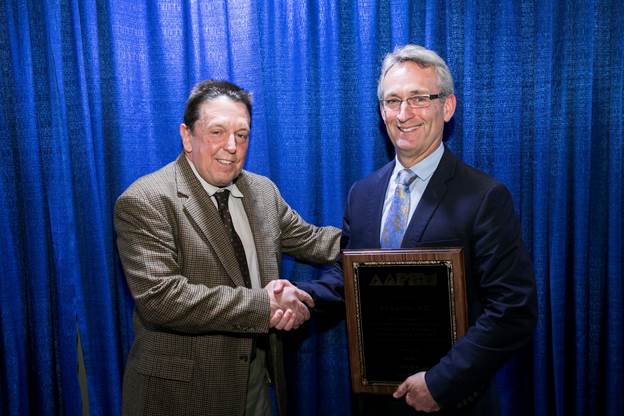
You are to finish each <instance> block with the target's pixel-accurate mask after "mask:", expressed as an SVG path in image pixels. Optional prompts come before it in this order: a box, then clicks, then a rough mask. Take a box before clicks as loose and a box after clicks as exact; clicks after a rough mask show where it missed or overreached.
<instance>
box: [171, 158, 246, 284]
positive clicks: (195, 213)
mask: <svg viewBox="0 0 624 416" xmlns="http://www.w3.org/2000/svg"><path fill="white" fill-rule="evenodd" d="M176 184H177V188H178V196H179V197H180V198H181V199H182V200H183V202H182V203H183V206H184V211H185V212H186V214H187V217H188V219H189V221H190V222H191V224H193V225H194V226H195V227H196V229H197V230H198V231H199V232H200V233H201V234H202V235H203V236H204V237H205V239H204V240H205V241H206V243H207V244H208V245H209V246H210V247H212V249H213V250H214V252H215V253H216V254H217V258H218V259H219V261H220V262H221V264H222V265H223V268H224V269H225V271H226V273H227V274H228V275H229V276H230V278H231V279H232V282H234V284H235V285H237V286H245V282H244V280H243V276H242V274H241V272H240V269H239V265H238V262H237V260H236V256H235V255H234V249H233V248H232V244H231V243H230V237H229V236H228V234H227V231H226V229H225V227H224V226H223V223H222V222H221V217H219V212H218V211H217V208H216V207H215V206H214V204H213V202H212V201H211V199H210V196H208V193H207V192H206V191H205V189H204V188H202V186H201V184H200V183H199V180H198V179H197V178H196V177H195V174H194V173H193V170H192V169H191V166H190V165H189V164H188V161H187V160H186V156H184V154H181V155H180V156H179V157H178V160H177V161H176Z"/></svg>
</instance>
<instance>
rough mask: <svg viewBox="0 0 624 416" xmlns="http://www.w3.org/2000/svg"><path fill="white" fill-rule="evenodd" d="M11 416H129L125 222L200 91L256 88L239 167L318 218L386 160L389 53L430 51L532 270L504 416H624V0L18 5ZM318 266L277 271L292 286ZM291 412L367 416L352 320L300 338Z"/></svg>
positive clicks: (3, 397)
mask: <svg viewBox="0 0 624 416" xmlns="http://www.w3.org/2000/svg"><path fill="white" fill-rule="evenodd" d="M0 27H2V28H3V30H0V140H1V144H2V146H0V149H1V150H0V227H1V229H2V230H4V233H3V236H2V238H0V253H2V256H0V270H1V272H2V275H1V276H0V300H1V303H0V332H1V334H2V336H1V337H0V357H1V358H0V360H1V365H0V414H7V415H22V414H41V415H47V414H79V413H80V412H81V403H80V389H79V382H78V378H77V371H76V367H77V358H76V354H77V353H76V345H75V344H76V337H77V328H79V330H80V335H81V341H82V346H83V349H84V359H85V366H86V373H87V386H88V393H89V394H88V395H89V401H90V403H89V409H90V412H91V414H94V415H98V414H102V415H106V414H116V413H118V412H119V409H120V406H121V397H120V396H121V379H122V374H123V368H124V365H125V358H126V355H127V353H128V349H129V347H130V345H131V341H132V328H131V311H132V307H133V304H132V299H131V297H130V295H129V293H128V289H127V287H126V284H125V281H124V277H123V272H122V270H121V266H120V263H119V259H118V256H117V253H116V248H115V235H114V231H113V225H112V210H113V206H114V202H115V199H116V198H117V196H118V195H119V194H120V193H121V192H122V191H123V190H124V189H125V188H126V187H127V186H128V185H129V184H130V183H131V182H132V181H134V180H135V179H137V178H138V177H139V176H141V175H144V174H147V173H149V172H151V171H153V170H155V169H157V168H159V167H161V166H163V165H164V164H166V163H168V162H169V161H171V160H173V159H174V158H175V157H176V156H177V154H178V153H179V152H180V151H181V146H180V138H179V136H178V125H179V123H180V122H181V119H182V112H183V106H184V102H185V99H186V97H187V95H188V93H189V90H190V88H191V87H192V85H193V84H195V83H196V82H198V81H200V80H203V79H208V78H224V79H229V80H231V81H233V82H235V83H238V84H240V85H241V86H243V87H245V88H246V89H248V90H250V91H251V92H252V94H253V100H254V101H253V121H252V138H251V143H250V150H249V156H248V161H247V165H246V168H247V169H249V170H251V171H254V172H258V173H260V174H264V175H267V176H269V177H270V178H272V179H273V180H274V181H275V182H276V183H277V184H278V186H279V188H280V190H281V192H282V193H283V195H284V197H285V199H286V200H287V201H288V202H289V203H290V204H291V205H292V206H293V208H295V209H296V210H297V211H298V212H300V213H301V214H302V216H303V217H304V218H306V219H307V220H309V221H311V222H314V223H318V224H333V225H338V226H339V225H340V224H341V218H342V210H343V208H344V202H345V198H346V195H347V193H348V191H349V188H350V186H351V184H352V183H353V182H354V181H355V180H357V179H359V178H361V177H363V176H365V175H367V174H369V173H370V172H372V171H373V170H375V169H376V168H377V167H380V166H381V165H383V164H384V163H385V162H386V161H388V160H390V159H391V158H392V157H393V154H392V148H391V146H390V145H389V142H388V140H387V138H386V135H385V129H384V126H383V123H382V121H381V118H380V116H379V110H378V103H377V97H376V85H377V78H378V76H379V74H378V72H379V68H380V65H381V60H382V58H383V56H384V54H385V53H387V52H388V51H390V50H392V48H393V47H394V46H396V45H400V44H404V43H408V42H412V43H418V44H423V45H425V46H427V47H430V48H432V49H434V50H436V51H438V52H439V53H440V54H441V55H442V56H443V57H444V58H445V59H446V61H447V62H448V64H449V66H450V68H451V71H452V73H453V75H454V78H455V84H456V95H457V98H458V108H457V111H456V114H455V116H454V119H453V120H452V121H451V122H450V123H449V125H448V126H447V131H446V132H445V137H446V139H445V143H446V145H447V146H449V147H450V148H451V149H452V150H453V151H454V152H455V153H456V154H458V155H459V156H461V157H462V158H463V159H464V160H465V161H466V162H468V163H470V164H472V165H474V166H476V167H477V168H479V169H482V170H484V171H486V172H488V173H491V174H493V175H494V176H496V177H497V178H498V179H499V180H501V181H502V182H503V183H505V184H506V185H507V186H508V187H509V189H510V191H511V193H512V195H513V197H514V203H515V207H516V210H517V211H518V213H519V216H520V219H521V223H522V232H523V236H524V239H525V242H526V244H527V246H528V248H529V250H530V252H531V255H532V259H533V262H534V267H535V272H536V279H537V287H538V302H539V309H540V319H539V322H538V326H537V329H536V332H535V336H534V340H533V343H532V345H530V346H528V347H527V348H526V349H525V350H523V351H521V352H520V353H519V354H518V355H517V357H515V358H514V359H513V360H512V361H511V362H510V363H509V364H508V365H507V366H505V368H503V369H502V370H501V371H500V373H499V374H498V376H497V381H498V387H499V392H500V393H501V397H502V411H503V414H505V415H525V414H535V415H544V416H546V415H571V414H576V415H621V414H623V413H624V399H623V397H624V368H623V367H624V357H623V355H622V351H623V350H624V342H623V332H624V309H623V299H624V287H623V283H622V278H623V273H622V264H623V262H624V255H623V253H624V246H623V238H624V225H623V223H622V212H624V203H623V198H622V192H623V188H624V171H623V166H622V164H623V162H622V161H623V159H624V149H623V141H624V140H623V136H624V129H623V126H624V117H623V115H624V98H623V97H624V94H623V93H624V29H622V28H624V5H622V4H621V1H616V0H571V1H566V2H546V1H538V0H532V1H522V2H517V1H511V0H505V1H494V0H487V1H480V2H468V1H461V0H460V1H451V0H447V1H434V0H428V1H424V2H412V1H405V0H383V1H382V0H373V1H363V0H362V1H357V0H352V1H348V0H340V1H337V2H336V1H330V0H319V1H307V2H300V1H295V0H284V1H278V2H275V1H269V0H237V1H225V0H222V1H197V0H190V1H177V0H157V1H150V2H136V1H129V0H55V1H52V0H44V1H18V0H4V1H3V2H2V4H1V5H0ZM321 271H322V270H321V269H319V268H314V267H311V266H308V265H304V264H300V263H297V262H295V261H293V260H292V259H285V261H284V264H283V267H282V277H284V278H289V279H293V280H305V279H313V278H314V277H315V276H317V275H318V274H319V273H320V272H321ZM287 338H288V340H287V341H288V342H287V345H288V347H289V352H288V357H287V358H288V362H289V365H288V367H287V368H288V372H289V374H288V375H289V379H290V381H291V383H290V393H291V400H290V406H291V410H292V411H293V413H294V414H298V415H316V414H323V415H325V414H327V415H331V414H335V415H341V414H348V413H349V412H350V409H351V395H350V382H349V367H348V357H347V340H346V335H345V325H344V322H343V321H342V320H341V319H340V317H339V316H336V317H325V318H323V319H317V320H314V321H313V322H310V323H309V324H308V325H307V326H306V327H305V328H304V329H303V330H301V331H299V332H296V333H293V334H289V336H288V337H287Z"/></svg>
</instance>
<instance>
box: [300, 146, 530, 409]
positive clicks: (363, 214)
mask: <svg viewBox="0 0 624 416" xmlns="http://www.w3.org/2000/svg"><path fill="white" fill-rule="evenodd" d="M394 163H395V162H394V161H393V162H390V163H388V164H387V165H385V166H384V167H382V168H381V169H379V170H378V171H376V172H374V173H373V174H371V175H370V176H368V177H366V178H364V179H362V180H360V181H358V182H356V183H355V184H354V185H353V186H352V188H351V190H350V192H349V196H348V200H347V205H346V209H345V214H344V224H343V229H342V242H341V245H342V248H343V249H377V248H379V247H380V244H379V235H380V227H381V216H382V210H383V202H384V198H385V194H386V189H387V186H388V182H389V180H390V176H391V174H392V170H393V169H394ZM441 246H446V247H463V249H464V259H465V276H466V289H467V298H468V317H469V328H468V331H467V333H466V335H465V336H464V337H462V338H460V339H459V340H458V341H457V343H456V344H455V345H454V346H453V347H452V349H451V350H450V351H449V352H448V354H447V355H446V356H444V357H443V358H442V359H441V360H440V362H439V363H438V364H437V365H435V366H434V367H432V368H430V369H429V370H428V371H427V373H426V376H425V379H426V382H427V386H428V387H429V390H430V392H431V394H432V396H433V398H434V399H435V400H436V401H437V402H438V404H439V405H440V406H441V407H443V408H458V407H464V406H468V407H470V406H469V405H470V404H471V403H473V402H474V401H475V400H476V399H477V398H478V397H479V395H480V393H481V392H482V391H483V390H484V389H485V388H486V387H487V385H488V384H489V382H490V380H491V379H492V377H493V376H494V374H495V373H496V371H497V370H498V369H499V368H500V367H501V366H502V365H503V363H504V362H505V361H506V360H507V359H508V358H509V356H510V355H511V354H512V353H513V352H514V351H516V350H517V349H518V348H520V347H521V346H523V345H524V344H525V343H526V342H527V341H528V340H529V339H530V337H531V334H532V332H533V329H534V326H535V322H536V319H537V302H536V293H535V281H534V276H533V270H532V265H531V261H530V259H529V256H528V254H527V251H526V249H525V247H524V244H523V242H522V239H521V235H520V226H519V222H518V219H517V217H516V215H515V213H514V208H513V205H512V200H511V195H510V193H509V191H508V190H507V188H506V187H505V186H504V185H503V184H501V183H500V182H497V181H496V180H495V179H493V178H492V177H490V176H488V175H486V174H484V173H482V172H480V171H478V170H476V169H474V168H472V167H470V166H468V165H466V164H464V163H463V162H462V161H460V160H459V159H457V158H456V157H455V156H454V155H453V154H452V153H451V152H450V151H449V150H448V149H445V151H444V155H443V157H442V159H441V160H440V164H439V165H438V168H437V169H436V171H435V173H434V174H433V176H432V177H431V179H430V182H429V184H428V185H427V188H426V190H425V192H424V194H423V196H422V199H421V200H420V203H419V204H418V207H417V208H416V211H415V212H414V214H413V216H412V218H411V221H410V223H409V225H408V228H407V230H406V233H405V236H404V239H403V243H402V248H413V247H441ZM298 286H299V287H300V288H302V289H303V290H306V291H308V292H309V293H310V294H311V295H312V297H313V298H314V299H315V302H316V304H317V308H319V309H320V310H323V309H324V308H329V307H335V305H336V304H340V303H342V302H343V294H344V290H343V276H342V268H341V265H340V263H337V264H336V265H335V266H334V267H333V268H332V269H331V270H329V271H328V272H326V273H324V274H323V275H322V276H321V278H320V279H319V280H316V281H311V282H301V283H299V284H298Z"/></svg>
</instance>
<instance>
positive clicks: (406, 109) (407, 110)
mask: <svg viewBox="0 0 624 416" xmlns="http://www.w3.org/2000/svg"><path fill="white" fill-rule="evenodd" d="M413 114H414V113H413V112H412V108H411V107H410V106H409V105H407V101H403V102H402V103H401V106H400V107H399V112H398V113H397V119H398V120H399V121H400V122H403V121H406V120H409V119H410V118H411V117H412V115H413Z"/></svg>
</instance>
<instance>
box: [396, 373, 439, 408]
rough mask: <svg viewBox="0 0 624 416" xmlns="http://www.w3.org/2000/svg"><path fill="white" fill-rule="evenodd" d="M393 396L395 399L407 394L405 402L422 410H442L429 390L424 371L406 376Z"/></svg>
mask: <svg viewBox="0 0 624 416" xmlns="http://www.w3.org/2000/svg"><path fill="white" fill-rule="evenodd" d="M392 396H393V397H394V398H395V399H400V398H401V397H403V396H405V402H406V403H407V404H408V405H410V406H412V407H413V408H414V409H416V410H418V411H421V412H437V411H438V410H440V406H438V403H436V401H435V400H434V399H433V397H432V396H431V393H430V392H429V388H428V387H427V383H426V382H425V372H424V371H421V372H420V373H416V374H414V375H411V376H409V377H408V378H406V379H405V381H404V382H403V383H402V384H401V385H400V386H399V387H398V388H397V389H396V391H395V392H394V394H393V395H392Z"/></svg>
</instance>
